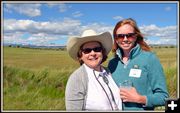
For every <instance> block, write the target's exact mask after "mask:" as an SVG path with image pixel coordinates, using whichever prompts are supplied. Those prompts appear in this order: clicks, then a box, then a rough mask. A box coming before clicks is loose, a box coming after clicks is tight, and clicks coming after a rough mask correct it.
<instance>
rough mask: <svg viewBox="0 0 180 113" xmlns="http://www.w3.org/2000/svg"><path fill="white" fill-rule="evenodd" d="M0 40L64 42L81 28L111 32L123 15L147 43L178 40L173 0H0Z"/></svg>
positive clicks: (174, 43)
mask: <svg viewBox="0 0 180 113" xmlns="http://www.w3.org/2000/svg"><path fill="white" fill-rule="evenodd" d="M1 4H2V5H3V9H2V11H3V17H2V18H3V26H1V27H2V29H3V42H4V43H12V44H25V45H26V44H34V45H66V42H67V39H68V37H70V36H81V34H82V32H83V30H85V29H94V30H96V31H97V32H98V33H101V32H105V31H109V32H111V33H112V31H113V28H114V26H115V25H116V23H117V22H118V21H120V20H122V19H125V18H133V19H135V20H136V22H137V24H138V26H139V28H140V30H141V32H142V33H143V34H144V35H145V38H146V42H147V43H148V44H173V45H176V44H177V42H178V39H177V38H178V35H177V31H178V18H179V17H178V10H179V9H178V4H177V2H125V1H124V2H120V1H119V2H118V1H117V2H88V3H87V2H80V1H79V2H75V1H74V2H57V1H56V2H28V1H26V2H2V3H1Z"/></svg>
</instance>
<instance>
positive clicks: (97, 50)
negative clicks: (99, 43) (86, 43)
mask: <svg viewBox="0 0 180 113" xmlns="http://www.w3.org/2000/svg"><path fill="white" fill-rule="evenodd" d="M102 49H103V48H102V47H95V48H85V49H82V52H83V53H85V54H88V53H90V52H91V51H92V50H93V51H94V52H101V51H102Z"/></svg>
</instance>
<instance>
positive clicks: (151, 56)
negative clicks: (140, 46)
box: [141, 51, 157, 60]
mask: <svg viewBox="0 0 180 113" xmlns="http://www.w3.org/2000/svg"><path fill="white" fill-rule="evenodd" d="M141 56H143V57H145V58H147V59H149V60H152V59H157V56H156V53H155V52H151V51H142V53H141Z"/></svg>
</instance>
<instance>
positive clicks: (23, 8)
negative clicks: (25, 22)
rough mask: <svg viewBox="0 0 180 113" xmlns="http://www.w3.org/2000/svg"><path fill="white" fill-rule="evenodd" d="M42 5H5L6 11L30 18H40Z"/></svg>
mask: <svg viewBox="0 0 180 113" xmlns="http://www.w3.org/2000/svg"><path fill="white" fill-rule="evenodd" d="M40 7H41V4H34V3H33V4H23V3H21V4H15V3H14V4H13V3H11V4H10V3H9V4H5V9H6V10H7V11H9V12H12V11H16V12H18V13H19V14H23V15H26V16H30V17H35V16H40V15H41V10H40Z"/></svg>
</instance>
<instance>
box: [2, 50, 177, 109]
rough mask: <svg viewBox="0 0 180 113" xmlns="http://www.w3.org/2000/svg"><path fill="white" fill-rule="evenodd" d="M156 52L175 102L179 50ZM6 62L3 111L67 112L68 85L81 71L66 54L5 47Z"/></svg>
mask: <svg viewBox="0 0 180 113" xmlns="http://www.w3.org/2000/svg"><path fill="white" fill-rule="evenodd" d="M153 51H154V52H155V53H156V54H157V56H158V57H159V59H160V61H161V63H162V65H163V68H164V72H165V75H166V82H167V87H168V91H169V94H170V97H172V98H176V97H177V82H178V81H177V64H176V63H177V57H176V55H177V54H176V48H159V49H153ZM111 57H112V54H110V55H109V58H108V60H109V59H110V58H111ZM108 60H107V61H106V62H105V63H104V64H103V65H105V66H106V65H107V62H108ZM3 62H4V64H3V110H65V102H64V96H65V95H64V93H65V86H66V82H67V80H68V77H69V75H70V74H71V73H72V72H73V71H74V70H75V69H77V68H78V67H79V64H78V63H77V62H75V61H73V60H72V59H71V58H70V57H69V56H68V54H67V52H66V51H56V50H38V49H27V48H26V49H25V48H12V47H4V54H3Z"/></svg>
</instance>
